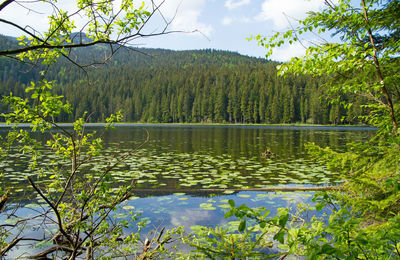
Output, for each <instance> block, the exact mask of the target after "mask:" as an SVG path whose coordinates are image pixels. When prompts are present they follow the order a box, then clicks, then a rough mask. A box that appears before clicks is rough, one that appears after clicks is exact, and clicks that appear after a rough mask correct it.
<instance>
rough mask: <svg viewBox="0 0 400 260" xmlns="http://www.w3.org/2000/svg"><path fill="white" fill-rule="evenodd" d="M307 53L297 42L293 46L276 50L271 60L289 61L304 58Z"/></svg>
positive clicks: (285, 46)
mask: <svg viewBox="0 0 400 260" xmlns="http://www.w3.org/2000/svg"><path fill="white" fill-rule="evenodd" d="M305 53H306V49H305V48H304V47H303V45H301V43H299V42H295V43H293V44H292V45H284V46H282V47H280V48H276V49H274V52H273V53H272V55H271V56H270V57H268V58H269V59H272V60H276V61H283V62H285V61H289V60H290V59H291V58H292V57H298V56H303V55H304V54H305Z"/></svg>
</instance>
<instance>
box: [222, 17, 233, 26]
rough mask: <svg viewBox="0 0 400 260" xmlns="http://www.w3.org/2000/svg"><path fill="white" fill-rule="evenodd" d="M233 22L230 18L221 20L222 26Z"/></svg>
mask: <svg viewBox="0 0 400 260" xmlns="http://www.w3.org/2000/svg"><path fill="white" fill-rule="evenodd" d="M232 22H233V20H232V18H231V17H228V16H225V17H224V19H222V24H223V25H230V24H231V23H232Z"/></svg>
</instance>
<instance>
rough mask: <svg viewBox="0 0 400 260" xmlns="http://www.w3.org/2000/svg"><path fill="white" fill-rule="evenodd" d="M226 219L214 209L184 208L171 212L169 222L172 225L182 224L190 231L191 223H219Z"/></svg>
mask: <svg viewBox="0 0 400 260" xmlns="http://www.w3.org/2000/svg"><path fill="white" fill-rule="evenodd" d="M225 222H226V220H225V219H224V218H221V216H219V214H217V211H215V210H212V211H210V210H202V209H195V208H192V209H185V210H183V211H174V212H172V213H171V224H172V225H174V226H184V227H185V230H187V231H190V227H191V226H193V225H213V226H214V225H221V224H224V223H225Z"/></svg>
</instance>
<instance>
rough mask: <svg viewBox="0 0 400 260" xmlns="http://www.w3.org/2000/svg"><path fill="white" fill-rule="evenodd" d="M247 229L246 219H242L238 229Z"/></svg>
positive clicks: (240, 230) (241, 230)
mask: <svg viewBox="0 0 400 260" xmlns="http://www.w3.org/2000/svg"><path fill="white" fill-rule="evenodd" d="M245 229H246V220H242V221H240V224H239V227H238V231H239V232H243V231H244V230H245Z"/></svg>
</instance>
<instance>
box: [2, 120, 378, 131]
mask: <svg viewBox="0 0 400 260" xmlns="http://www.w3.org/2000/svg"><path fill="white" fill-rule="evenodd" d="M58 125H60V126H66V127H70V126H72V123H59V124H58ZM85 125H86V126H89V127H90V126H94V127H96V126H105V125H106V123H87V124H85ZM13 126H17V127H29V126H30V124H16V125H7V124H6V123H4V122H0V127H5V128H8V127H13ZM114 126H119V127H124V126H125V127H126V126H138V127H140V126H141V127H192V126H198V127H243V128H247V127H249V128H277V129H279V128H282V129H284V128H291V129H296V128H299V129H300V128H308V129H324V128H326V129H334V128H336V129H348V130H351V129H354V130H376V129H377V128H376V127H373V126H369V125H362V124H358V125H349V124H348V125H334V124H326V125H320V124H302V123H293V124H254V123H253V124H245V123H147V122H146V123H141V122H126V123H123V122H122V123H116V124H114Z"/></svg>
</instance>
